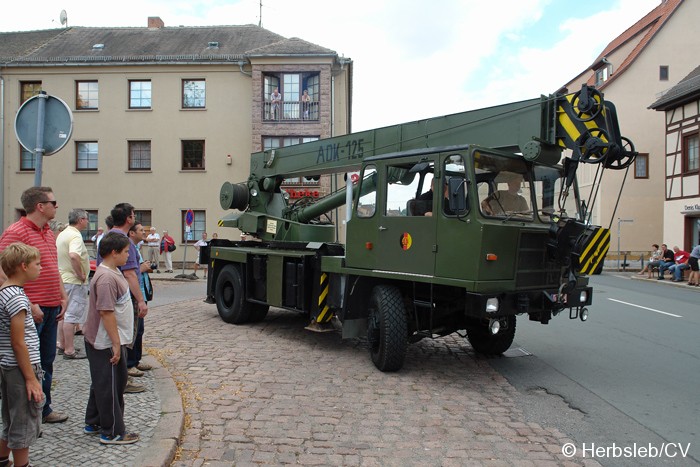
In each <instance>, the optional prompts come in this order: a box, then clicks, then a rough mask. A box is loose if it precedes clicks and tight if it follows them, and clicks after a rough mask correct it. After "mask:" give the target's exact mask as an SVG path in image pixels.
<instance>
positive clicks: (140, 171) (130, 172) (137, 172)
mask: <svg viewBox="0 0 700 467" xmlns="http://www.w3.org/2000/svg"><path fill="white" fill-rule="evenodd" d="M124 173H125V174H150V173H153V170H152V169H148V170H125V171H124Z"/></svg>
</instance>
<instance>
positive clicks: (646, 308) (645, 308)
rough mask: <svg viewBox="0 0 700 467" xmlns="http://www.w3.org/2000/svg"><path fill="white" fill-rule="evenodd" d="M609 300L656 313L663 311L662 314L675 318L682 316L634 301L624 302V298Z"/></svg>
mask: <svg viewBox="0 0 700 467" xmlns="http://www.w3.org/2000/svg"><path fill="white" fill-rule="evenodd" d="M608 300H611V301H613V302H617V303H622V304H623V305H629V306H636V307H637V308H642V309H644V310H649V311H653V312H654V313H661V314H662V315H668V316H673V317H674V318H682V316H681V315H674V314H673V313H666V312H665V311H661V310H655V309H653V308H648V307H646V306H642V305H635V304H634V303H628V302H623V301H622V300H615V299H614V298H608Z"/></svg>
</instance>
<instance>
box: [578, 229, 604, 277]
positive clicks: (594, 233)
mask: <svg viewBox="0 0 700 467" xmlns="http://www.w3.org/2000/svg"><path fill="white" fill-rule="evenodd" d="M609 249H610V229H605V228H603V227H598V226H591V227H588V228H586V230H585V231H584V232H583V233H582V234H581V236H580V237H579V239H578V241H577V242H576V252H577V253H578V254H575V256H578V266H577V269H578V271H579V273H581V274H593V272H594V271H595V270H596V269H597V268H598V266H599V265H600V264H602V262H603V261H604V260H605V255H606V254H607V253H608V250H609ZM579 252H580V253H579Z"/></svg>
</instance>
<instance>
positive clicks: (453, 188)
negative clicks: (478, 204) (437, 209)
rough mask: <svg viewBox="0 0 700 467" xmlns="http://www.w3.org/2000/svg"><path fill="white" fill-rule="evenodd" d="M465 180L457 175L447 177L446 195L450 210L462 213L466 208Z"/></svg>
mask: <svg viewBox="0 0 700 467" xmlns="http://www.w3.org/2000/svg"><path fill="white" fill-rule="evenodd" d="M465 187H466V180H465V179H463V178H459V177H450V178H449V179H447V196H448V205H449V208H450V211H452V212H453V213H456V214H464V212H465V211H466V210H467V195H466V190H465Z"/></svg>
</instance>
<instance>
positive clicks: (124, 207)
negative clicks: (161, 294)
mask: <svg viewBox="0 0 700 467" xmlns="http://www.w3.org/2000/svg"><path fill="white" fill-rule="evenodd" d="M111 214H112V222H114V228H113V229H112V230H111V231H110V232H117V233H120V234H121V235H124V236H125V237H127V240H128V238H129V237H128V236H129V230H131V227H132V226H133V225H134V224H135V223H136V215H135V214H134V207H133V206H132V205H131V204H129V203H119V204H117V205H116V206H114V208H113V209H112V212H111ZM101 243H102V242H100V244H101ZM97 262H98V265H99V264H100V263H101V262H102V257H101V256H100V255H98V256H97ZM140 267H141V265H140V263H139V252H138V250H137V249H136V245H134V242H132V241H131V240H129V259H128V260H127V261H126V263H125V264H124V265H123V266H120V267H119V269H120V270H121V272H122V274H123V275H124V278H125V279H126V282H127V283H128V284H129V290H130V291H131V301H132V305H133V306H132V308H133V310H134V314H135V316H134V320H133V322H134V323H135V324H138V319H137V318H145V317H146V314H148V304H147V303H146V299H145V297H144V296H143V294H142V293H141V286H140V285H139V284H140V282H141V277H140V276H141V270H140ZM133 331H134V332H133V334H132V336H131V339H130V340H129V342H125V344H127V345H128V346H132V345H133V339H134V338H135V337H136V331H137V329H134V330H133ZM133 384H134V385H135V383H133ZM138 386H140V385H138ZM133 389H134V390H131V391H130V392H141V391H137V390H136V388H133Z"/></svg>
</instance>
